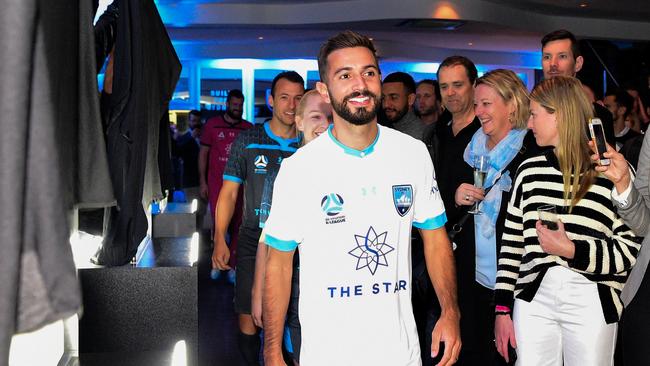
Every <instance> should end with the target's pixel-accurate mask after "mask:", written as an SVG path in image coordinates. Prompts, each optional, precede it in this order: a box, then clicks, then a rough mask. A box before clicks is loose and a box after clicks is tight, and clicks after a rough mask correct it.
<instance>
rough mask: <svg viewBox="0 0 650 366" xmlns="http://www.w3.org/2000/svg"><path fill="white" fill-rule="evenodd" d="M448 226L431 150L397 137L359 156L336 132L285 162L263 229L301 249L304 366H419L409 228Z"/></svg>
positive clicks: (380, 138)
mask: <svg viewBox="0 0 650 366" xmlns="http://www.w3.org/2000/svg"><path fill="white" fill-rule="evenodd" d="M446 220H447V218H446V216H445V212H444V206H443V203H442V199H441V198H440V193H439V192H438V186H437V183H436V179H435V172H434V170H433V165H432V163H431V158H430V157H429V153H428V151H427V149H426V147H425V145H424V144H423V143H422V142H420V141H418V140H416V139H414V138H412V137H410V136H407V135H405V134H402V133H400V132H397V131H395V130H391V129H389V128H384V127H382V126H379V133H378V135H377V138H376V139H375V141H374V142H373V143H372V144H371V145H370V146H369V147H368V148H366V149H365V150H363V151H360V150H354V149H351V148H349V147H346V146H344V145H343V144H341V143H340V142H339V141H337V140H336V138H335V137H334V136H333V135H332V127H330V129H329V130H328V133H327V134H323V135H322V136H320V137H319V138H317V139H316V140H314V141H313V142H311V143H310V144H309V145H307V146H305V147H303V148H301V149H300V150H298V152H297V153H295V154H294V155H293V156H292V157H290V158H287V159H285V160H284V161H283V163H282V166H281V168H280V172H279V174H278V177H277V180H276V181H275V187H274V191H273V205H272V207H271V213H270V216H269V219H268V221H267V222H266V229H265V230H266V242H267V244H268V245H270V246H272V247H274V248H276V249H279V250H284V251H288V250H293V249H295V248H296V247H298V248H299V251H300V300H299V317H300V322H301V326H302V346H301V354H300V363H301V364H304V365H310V366H312V365H328V366H329V365H391V366H394V365H400V366H401V365H420V364H421V361H420V346H419V341H418V335H417V330H416V326H415V321H414V318H413V310H412V307H411V227H412V226H415V227H417V228H422V229H437V228H439V227H442V226H443V225H444V224H445V222H446Z"/></svg>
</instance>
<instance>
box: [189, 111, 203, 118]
mask: <svg viewBox="0 0 650 366" xmlns="http://www.w3.org/2000/svg"><path fill="white" fill-rule="evenodd" d="M189 115H190V116H197V117H199V118H201V111H197V110H196V109H192V110H191V111H190V113H189Z"/></svg>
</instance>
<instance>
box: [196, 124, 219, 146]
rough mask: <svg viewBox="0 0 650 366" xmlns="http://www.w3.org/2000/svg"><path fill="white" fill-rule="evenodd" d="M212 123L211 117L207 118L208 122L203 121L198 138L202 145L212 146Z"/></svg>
mask: <svg viewBox="0 0 650 366" xmlns="http://www.w3.org/2000/svg"><path fill="white" fill-rule="evenodd" d="M214 124H215V121H214V119H213V118H211V119H209V120H208V122H206V123H205V126H203V131H202V132H201V140H200V143H201V145H202V146H207V147H210V146H212V143H213V141H214Z"/></svg>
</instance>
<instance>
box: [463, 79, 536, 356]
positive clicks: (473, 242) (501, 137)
mask: <svg viewBox="0 0 650 366" xmlns="http://www.w3.org/2000/svg"><path fill="white" fill-rule="evenodd" d="M474 113H475V114H476V116H477V117H478V118H479V120H480V122H481V129H479V130H478V131H476V133H475V134H474V136H473V137H472V139H471V141H470V143H469V144H468V145H467V147H466V149H465V153H464V160H465V162H466V163H467V164H468V165H469V166H470V167H473V168H474V181H473V182H465V183H462V184H460V185H459V186H458V188H457V189H456V194H455V201H456V205H457V206H465V207H468V208H471V209H470V211H469V212H468V216H466V217H467V218H466V221H464V223H461V224H460V226H462V231H461V233H460V235H457V236H456V237H455V238H454V240H455V242H456V244H457V246H458V249H457V250H456V253H455V254H456V263H457V264H456V266H457V273H458V276H457V278H458V301H459V306H460V310H461V314H462V317H461V333H462V335H463V350H462V351H461V357H460V358H459V361H458V363H457V364H460V365H499V364H502V362H503V360H501V358H500V357H499V356H498V355H497V353H496V349H495V347H494V342H493V339H494V302H493V295H494V283H495V277H496V266H497V253H498V243H499V240H498V238H500V237H501V228H503V222H504V221H505V211H506V207H507V203H508V200H509V198H510V187H511V182H512V177H513V176H514V175H515V173H516V171H517V167H518V166H519V164H520V163H521V162H522V161H523V160H524V159H526V158H528V157H530V156H534V155H536V154H537V153H538V147H537V145H536V144H535V138H534V136H533V135H532V133H530V132H529V131H528V130H527V129H526V121H527V119H528V115H529V110H528V96H527V91H526V88H525V86H524V84H523V83H522V81H521V80H520V79H519V77H517V75H516V74H515V73H514V72H512V71H510V70H503V69H498V70H493V71H490V72H488V73H486V74H485V75H483V76H482V77H480V78H478V79H477V80H476V86H475V89H474ZM486 192H487V193H486ZM457 228H458V225H457Z"/></svg>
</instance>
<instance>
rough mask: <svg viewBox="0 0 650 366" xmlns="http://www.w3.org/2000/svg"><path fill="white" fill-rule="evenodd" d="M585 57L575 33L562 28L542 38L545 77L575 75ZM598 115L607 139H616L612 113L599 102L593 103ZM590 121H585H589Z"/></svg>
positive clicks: (609, 140)
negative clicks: (581, 52)
mask: <svg viewBox="0 0 650 366" xmlns="http://www.w3.org/2000/svg"><path fill="white" fill-rule="evenodd" d="M583 63H584V58H583V57H582V55H581V54H580V47H578V41H577V40H576V37H575V36H574V35H573V33H571V32H569V31H567V30H564V29H560V30H556V31H553V32H551V33H549V34H547V35H545V36H544V37H543V38H542V71H543V72H544V78H545V79H548V78H552V77H555V76H573V77H575V76H576V74H577V73H578V71H580V69H582V65H583ZM593 105H594V110H595V111H596V117H598V118H600V120H601V121H602V122H603V128H604V129H605V139H607V141H608V142H613V141H614V140H615V135H614V120H613V118H612V114H611V113H610V112H609V111H608V110H607V108H605V107H603V106H602V105H600V104H598V103H593ZM587 122H588V121H585V123H587Z"/></svg>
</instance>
